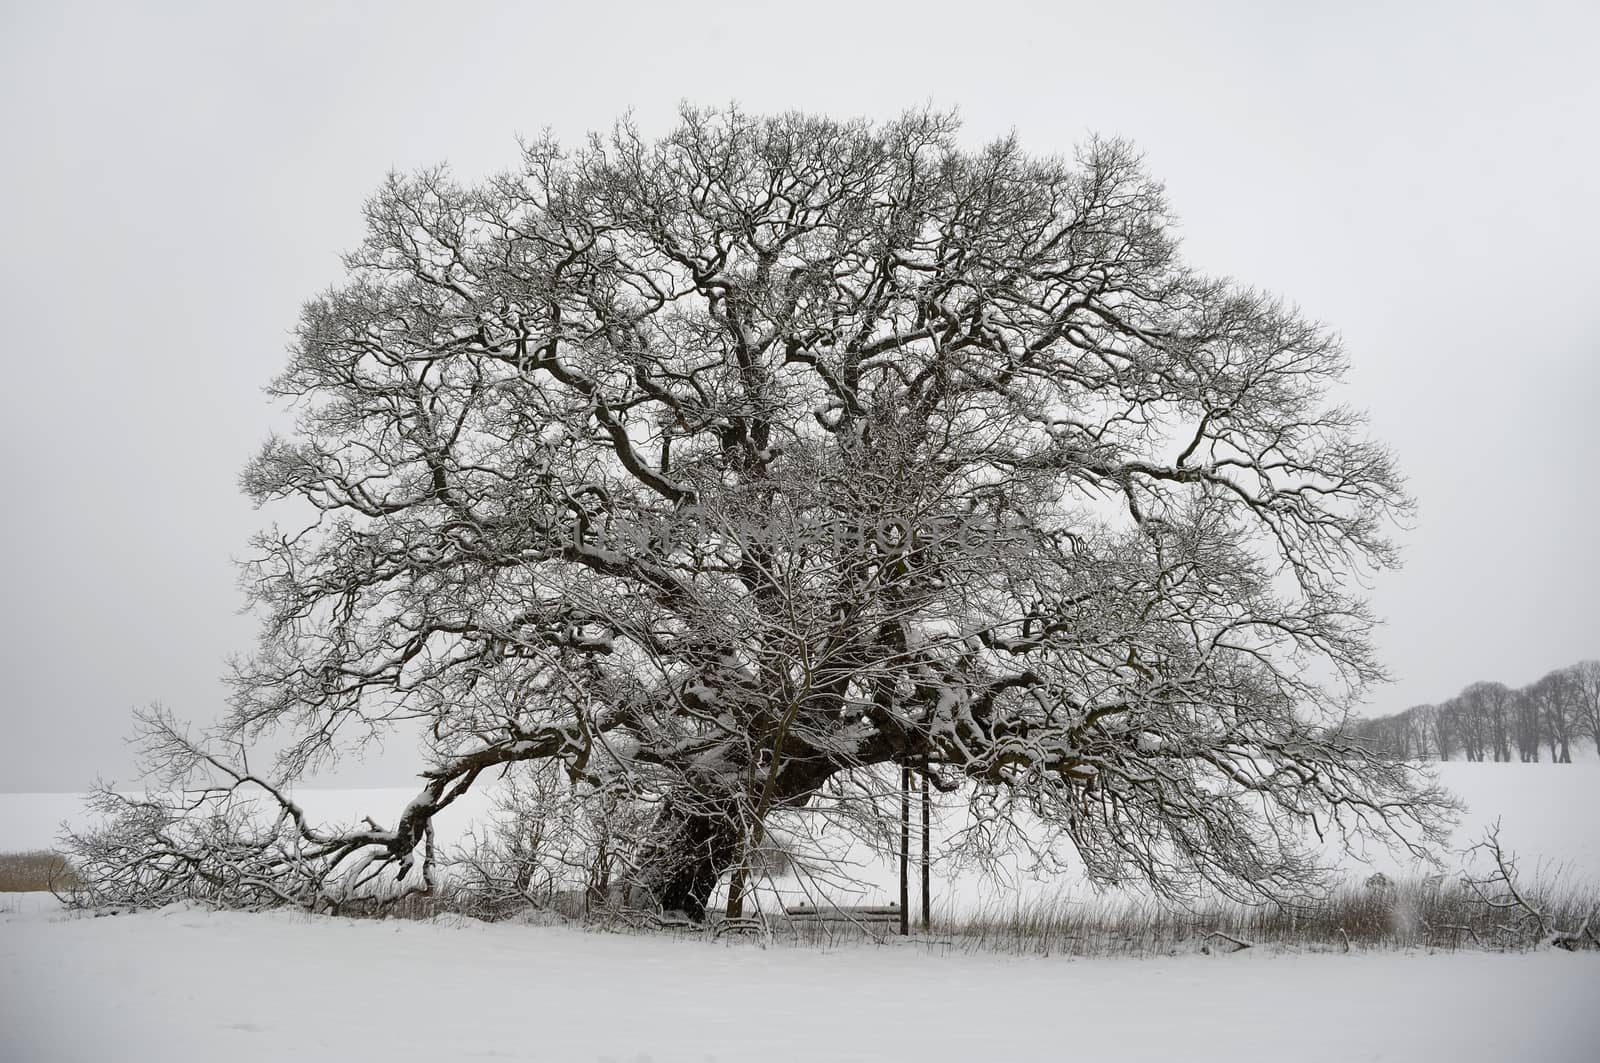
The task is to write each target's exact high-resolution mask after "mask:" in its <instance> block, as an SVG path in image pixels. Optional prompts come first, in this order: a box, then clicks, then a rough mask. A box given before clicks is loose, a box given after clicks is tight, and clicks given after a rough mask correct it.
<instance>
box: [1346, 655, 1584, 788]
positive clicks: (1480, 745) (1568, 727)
mask: <svg viewBox="0 0 1600 1063" xmlns="http://www.w3.org/2000/svg"><path fill="white" fill-rule="evenodd" d="M1350 730H1351V731H1352V732H1353V733H1355V734H1356V735H1357V736H1359V737H1361V738H1363V739H1365V740H1367V741H1368V742H1371V743H1372V744H1373V745H1375V746H1377V747H1378V748H1380V749H1384V750H1388V751H1391V752H1395V753H1398V754H1400V755H1401V756H1404V757H1410V758H1432V757H1437V758H1438V759H1440V760H1476V761H1521V762H1524V763H1528V762H1534V761H1540V760H1544V759H1546V758H1548V759H1549V760H1550V761H1551V762H1552V763H1557V764H1570V763H1572V755H1573V750H1574V749H1575V748H1580V749H1581V748H1582V747H1583V746H1584V745H1586V744H1588V743H1593V744H1594V747H1595V750H1596V751H1597V753H1600V661H1580V662H1579V663H1577V664H1574V665H1572V666H1570V667H1567V668H1558V669H1556V670H1555V671H1553V672H1551V673H1550V674H1549V675H1546V676H1545V677H1544V678H1542V679H1540V680H1538V681H1537V682H1534V683H1530V684H1528V685H1527V686H1525V687H1523V688H1522V689H1520V690H1514V689H1512V688H1511V687H1508V686H1506V685H1505V684H1504V683H1492V682H1490V683H1473V684H1472V685H1471V686H1469V687H1467V688H1466V689H1465V690H1463V691H1462V692H1461V693H1459V694H1457V695H1456V696H1455V697H1453V698H1451V699H1450V700H1448V701H1444V702H1441V703H1439V704H1438V705H1417V706H1414V707H1412V708H1409V709H1407V710H1406V711H1404V712H1400V713H1396V714H1394V715H1393V716H1380V717H1378V718H1376V719H1370V720H1358V721H1353V722H1352V724H1351V725H1350Z"/></svg>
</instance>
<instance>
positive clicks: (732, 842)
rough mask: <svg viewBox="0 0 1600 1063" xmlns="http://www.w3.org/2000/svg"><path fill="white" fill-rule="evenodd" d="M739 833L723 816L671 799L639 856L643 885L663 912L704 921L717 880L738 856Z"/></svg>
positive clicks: (640, 883)
mask: <svg viewBox="0 0 1600 1063" xmlns="http://www.w3.org/2000/svg"><path fill="white" fill-rule="evenodd" d="M738 848H739V847H738V835H737V831H736V830H735V829H734V825H733V823H732V822H731V821H730V820H729V819H728V818H727V817H724V816H717V815H707V814H705V813H701V812H698V811H695V810H692V809H686V808H684V807H682V806H681V805H680V804H678V803H676V802H674V801H672V800H671V799H670V798H669V799H668V800H667V801H666V803H665V804H664V805H663V806H662V809H661V812H660V814H659V815H658V816H657V817H656V824H655V830H654V832H653V836H652V837H651V839H650V841H649V842H648V843H647V844H646V846H645V849H644V852H643V853H641V854H640V862H639V880H638V884H639V885H640V886H642V887H643V888H644V889H645V890H646V891H648V892H649V894H650V895H651V897H652V898H654V900H655V901H656V903H658V904H660V905H661V907H662V910H664V911H668V912H674V911H677V912H683V913H684V914H685V915H687V916H688V917H689V918H690V919H693V920H694V921H695V922H697V923H700V922H704V921H705V918H706V905H707V904H708V903H709V902H710V900H711V894H712V893H713V892H714V891H715V890H716V888H717V881H718V879H720V878H721V877H722V873H723V872H724V871H726V870H727V869H728V868H729V867H730V866H731V865H732V864H733V862H734V861H735V860H736V859H737V857H738Z"/></svg>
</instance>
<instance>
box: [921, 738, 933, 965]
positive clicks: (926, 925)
mask: <svg viewBox="0 0 1600 1063" xmlns="http://www.w3.org/2000/svg"><path fill="white" fill-rule="evenodd" d="M928 834H929V832H928V766H927V765H926V764H924V765H923V766H922V932H923V933H924V934H926V933H927V932H928V931H929V930H931V929H932V928H933V922H932V920H931V918H930V917H929V915H928V913H929V911H930V910H931V909H932V905H931V904H930V903H929V896H930V895H929V887H928Z"/></svg>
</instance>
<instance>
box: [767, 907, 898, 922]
mask: <svg viewBox="0 0 1600 1063" xmlns="http://www.w3.org/2000/svg"><path fill="white" fill-rule="evenodd" d="M783 914H784V915H787V916H788V917H789V918H790V919H792V920H796V921H800V922H814V923H852V924H857V925H863V926H870V925H881V924H884V923H893V924H894V925H895V926H899V925H900V906H899V905H898V904H854V905H833V904H822V905H818V904H791V905H788V906H787V907H785V908H784V909H783Z"/></svg>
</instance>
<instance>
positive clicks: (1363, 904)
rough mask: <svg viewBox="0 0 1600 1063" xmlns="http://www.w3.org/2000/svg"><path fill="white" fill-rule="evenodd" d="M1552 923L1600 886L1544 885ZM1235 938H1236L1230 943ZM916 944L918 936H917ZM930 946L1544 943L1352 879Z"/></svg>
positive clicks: (807, 936)
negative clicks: (1283, 900) (1299, 895)
mask: <svg viewBox="0 0 1600 1063" xmlns="http://www.w3.org/2000/svg"><path fill="white" fill-rule="evenodd" d="M1535 892H1536V895H1537V898H1538V899H1537V901H1536V902H1535V903H1537V904H1538V905H1539V906H1540V908H1541V909H1542V910H1543V911H1544V912H1545V914H1546V915H1547V916H1548V917H1549V921H1550V923H1551V924H1552V925H1554V926H1558V927H1568V928H1572V927H1576V926H1578V925H1579V924H1581V923H1582V922H1583V920H1584V917H1585V916H1586V915H1587V914H1588V913H1590V912H1593V911H1595V910H1596V909H1597V908H1600V893H1597V892H1596V891H1595V890H1593V889H1588V888H1583V887H1579V886H1576V885H1562V884H1560V883H1559V882H1557V883H1552V884H1550V885H1547V886H1544V887H1542V888H1539V889H1537V890H1536V891H1535ZM894 935H895V931H894V929H893V928H883V927H873V928H870V929H869V930H863V929H860V928H852V927H849V926H844V927H841V926H839V925H838V924H833V925H830V926H818V925H816V924H814V923H812V924H808V923H803V922H802V923H794V924H789V923H785V924H783V925H782V926H781V927H778V928H775V940H778V941H784V940H788V941H790V942H793V943H796V944H801V945H807V944H814V945H834V944H842V943H846V942H849V941H850V940H852V939H854V940H858V941H864V940H879V941H884V942H886V943H887V942H890V941H891V940H898V939H897V938H895V937H894ZM1229 939H1234V940H1229ZM911 940H912V941H913V942H915V941H916V940H917V938H913V939H911ZM922 940H923V943H925V944H927V943H936V944H937V945H938V946H939V947H940V948H943V949H947V950H956V951H962V952H991V953H1002V954H1011V955H1040V956H1053V955H1064V956H1085V957H1088V956H1160V955H1170V954H1173V953H1179V952H1194V951H1199V950H1201V949H1202V948H1208V949H1212V950H1215V951H1218V952H1229V951H1234V950H1235V949H1236V948H1237V947H1238V946H1237V944H1235V941H1237V942H1248V943H1249V944H1250V945H1252V946H1268V947H1272V948H1282V949H1304V950H1307V951H1338V952H1345V951H1351V950H1371V949H1430V950H1454V949H1459V948H1478V949H1519V948H1529V947H1532V946H1534V945H1536V944H1538V943H1539V941H1540V938H1539V935H1538V933H1537V930H1536V928H1535V927H1532V926H1531V925H1530V924H1529V922H1528V921H1527V920H1526V919H1524V918H1522V917H1521V915H1520V913H1515V912H1508V911H1500V910H1496V909H1493V908H1490V907H1489V906H1487V905H1485V904H1484V903H1483V902H1482V901H1481V900H1479V899H1478V898H1477V897H1476V896H1475V895H1474V894H1473V893H1472V892H1471V891H1470V890H1468V889H1467V888H1466V887H1464V886H1461V885H1458V884H1445V885H1440V884H1436V883H1425V882H1405V883H1400V884H1398V885H1396V886H1393V887H1390V888H1387V889H1367V888H1364V887H1352V888H1348V889H1344V890H1341V891H1339V892H1337V893H1335V894H1334V895H1333V896H1331V897H1329V898H1328V899H1327V900H1325V901H1323V902H1321V903H1317V904H1311V905H1305V906H1300V907H1277V906H1246V905H1241V904H1234V903H1226V902H1216V903H1211V904H1200V905H1196V906H1193V907H1188V908H1185V907H1180V906H1177V905H1172V904H1163V903H1159V902H1155V901H1138V900H1124V899H1114V898H1095V899H1089V900H1081V901H1080V900H1067V899H1060V900H1053V901H1041V902H1038V903H1033V904H1029V905H1026V906H1022V907H1018V908H1014V909H1010V910H1002V909H998V908H995V909H990V910H988V911H981V912H978V913H975V914H973V915H970V916H967V917H964V918H961V919H959V920H956V921H954V922H949V923H945V924H943V925H940V924H939V923H938V922H937V921H936V922H935V925H934V930H933V933H932V935H931V936H929V937H926V938H923V939H922Z"/></svg>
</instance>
